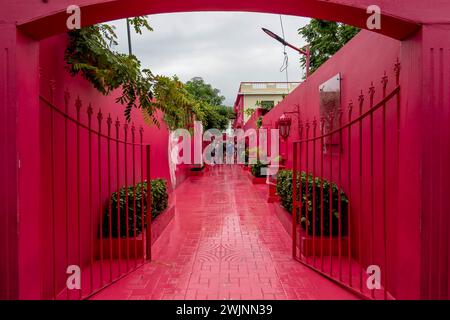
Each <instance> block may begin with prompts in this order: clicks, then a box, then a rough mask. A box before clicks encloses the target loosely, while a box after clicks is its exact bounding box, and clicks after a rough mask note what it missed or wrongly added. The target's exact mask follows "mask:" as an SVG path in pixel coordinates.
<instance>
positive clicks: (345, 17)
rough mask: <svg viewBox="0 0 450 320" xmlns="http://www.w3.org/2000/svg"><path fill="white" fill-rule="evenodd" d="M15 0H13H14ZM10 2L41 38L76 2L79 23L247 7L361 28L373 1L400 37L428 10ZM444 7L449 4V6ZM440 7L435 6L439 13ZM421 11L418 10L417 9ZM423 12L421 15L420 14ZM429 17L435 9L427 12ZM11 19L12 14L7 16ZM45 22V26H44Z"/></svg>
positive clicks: (336, 0) (222, 1)
mask: <svg viewBox="0 0 450 320" xmlns="http://www.w3.org/2000/svg"><path fill="white" fill-rule="evenodd" d="M17 2H19V3H17ZM17 2H14V4H12V5H11V8H8V6H7V7H6V10H5V11H9V12H14V11H17V10H14V7H16V8H20V9H21V11H20V13H19V15H18V16H17V17H15V19H16V21H18V25H19V28H20V29H22V30H23V31H24V32H26V33H27V34H29V35H30V36H32V37H33V38H36V39H42V38H45V37H48V36H50V35H54V34H57V33H61V32H64V31H65V25H66V24H65V21H66V19H67V13H66V8H67V6H68V5H71V4H78V5H79V6H80V7H81V10H82V13H83V18H82V24H83V25H90V24H95V23H99V22H104V21H110V20H114V19H119V18H124V17H129V16H137V15H144V14H156V13H172V12H190V11H251V12H267V13H281V14H287V15H296V16H305V17H315V18H320V19H325V20H331V21H335V20H336V21H340V22H344V23H347V24H350V25H354V26H357V27H359V28H362V29H366V28H367V23H366V21H367V18H368V16H369V15H368V14H367V8H368V7H369V6H370V5H378V6H379V7H380V8H382V11H381V13H382V21H383V26H382V29H381V30H379V31H377V32H380V33H382V34H385V35H387V36H389V37H393V38H396V39H404V38H406V37H407V36H409V35H411V34H412V33H413V32H414V31H416V30H417V29H418V27H419V24H420V23H421V22H422V21H425V19H428V18H429V17H430V15H427V14H426V10H427V8H429V7H430V6H429V4H427V5H426V6H425V5H424V4H423V2H421V1H409V5H410V6H411V7H413V4H412V3H411V2H415V3H414V8H415V9H414V11H412V12H411V11H407V10H406V11H405V8H404V6H403V5H402V4H403V2H395V3H394V4H392V1H387V0H378V1H368V0H359V1H351V0H331V1H322V0H303V1H293V0H280V1H256V0H251V1H245V2H243V1H238V0H232V1H230V0H215V1H211V0H194V1H182V0H173V1H164V0H153V1H127V0H113V1H111V0H96V1H86V0H78V1H65V0H64V1H58V2H57V3H53V2H50V3H48V4H43V3H41V4H39V3H37V4H34V5H27V6H23V5H20V2H21V1H17ZM449 9H450V8H449ZM442 11H445V9H441V10H440V11H439V12H442ZM418 12H421V13H422V14H418ZM423 13H425V14H423ZM432 14H433V15H432V16H433V17H434V18H436V17H435V15H434V14H435V13H434V12H433V13H432ZM9 18H10V19H11V18H14V15H13V16H10V17H9ZM49 25H51V26H52V27H51V28H48V26H49Z"/></svg>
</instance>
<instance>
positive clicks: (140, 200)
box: [103, 179, 169, 238]
mask: <svg viewBox="0 0 450 320" xmlns="http://www.w3.org/2000/svg"><path fill="white" fill-rule="evenodd" d="M151 187H152V218H156V217H157V216H158V215H159V214H160V213H161V212H163V211H164V210H166V209H167V207H168V200H169V195H168V194H167V187H166V181H165V180H163V179H155V180H152V181H151ZM135 188H136V190H135ZM126 193H128V236H130V237H132V236H134V199H136V235H139V234H140V233H141V231H142V209H143V210H144V228H145V227H146V226H147V182H143V183H138V184H136V186H135V187H133V186H131V187H128V188H125V187H122V188H121V189H120V190H119V195H120V197H119V207H120V237H122V238H124V237H126V236H127V230H126ZM135 194H136V197H134V195H135ZM142 204H143V207H142ZM117 206H118V204H117V192H114V193H113V194H112V195H111V219H112V221H111V222H112V236H113V237H114V238H117V234H118V230H117ZM103 237H109V208H108V207H107V208H106V210H105V217H104V219H103Z"/></svg>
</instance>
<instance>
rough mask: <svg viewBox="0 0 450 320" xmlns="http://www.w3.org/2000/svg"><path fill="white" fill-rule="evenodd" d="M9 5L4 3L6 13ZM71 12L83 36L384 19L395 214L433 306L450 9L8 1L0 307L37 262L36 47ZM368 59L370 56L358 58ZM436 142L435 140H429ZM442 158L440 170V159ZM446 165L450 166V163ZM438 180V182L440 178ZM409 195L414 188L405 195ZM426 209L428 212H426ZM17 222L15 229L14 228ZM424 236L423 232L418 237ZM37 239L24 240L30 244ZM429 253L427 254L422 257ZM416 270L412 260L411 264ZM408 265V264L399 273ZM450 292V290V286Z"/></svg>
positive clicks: (447, 117) (2, 62)
mask: <svg viewBox="0 0 450 320" xmlns="http://www.w3.org/2000/svg"><path fill="white" fill-rule="evenodd" d="M5 2H6V3H5ZM73 4H77V5H79V6H80V7H81V10H82V24H83V25H84V26H86V25H91V24H94V23H98V22H104V21H109V20H114V19H119V18H124V17H129V16H137V15H144V14H156V13H171V12H188V11H249V12H266V13H280V14H286V15H297V16H306V17H314V18H320V19H326V20H332V21H340V22H344V23H347V24H350V25H354V26H357V27H360V28H367V27H366V21H367V18H368V14H367V12H366V9H367V7H368V6H370V5H378V6H379V7H380V8H381V10H382V28H381V30H375V31H376V32H379V33H381V34H383V35H386V36H388V37H391V38H394V39H397V40H400V41H402V45H401V56H400V60H401V63H402V74H401V79H400V82H401V85H402V98H401V104H402V108H401V109H402V115H401V119H402V123H401V130H402V131H403V133H404V135H405V136H406V137H407V138H406V139H404V141H402V146H401V150H400V158H401V163H402V166H401V168H399V171H400V173H399V175H400V177H401V184H402V185H401V186H399V188H401V187H402V186H409V187H408V188H407V189H408V192H403V193H400V194H399V195H398V197H399V207H398V208H397V209H398V212H399V215H400V217H401V219H402V221H405V223H404V226H403V228H402V230H401V234H399V235H398V236H399V237H405V238H407V239H408V240H409V241H410V243H411V246H414V247H416V248H417V250H418V251H420V257H421V258H420V264H421V265H420V273H417V274H412V275H409V279H410V280H411V281H412V282H414V283H415V284H417V286H418V287H419V289H418V293H417V294H416V293H414V297H416V298H419V297H425V298H426V297H429V296H430V292H433V290H434V291H436V290H437V289H436V288H438V289H439V288H440V284H439V283H437V282H436V281H435V279H430V278H428V277H426V276H425V275H427V274H433V273H436V272H439V271H440V270H442V268H445V267H446V266H448V265H447V264H446V263H448V262H445V261H444V260H443V259H441V258H442V257H446V256H447V254H448V246H447V245H448V241H447V242H446V245H445V246H440V245H439V243H440V241H443V239H447V237H448V230H449V229H450V226H448V223H447V225H439V226H436V224H433V223H430V221H435V219H436V217H441V218H442V217H444V218H445V219H447V220H446V221H450V219H448V210H447V208H448V204H447V203H445V199H446V197H445V196H444V195H446V194H449V193H450V185H449V184H448V181H450V179H449V178H448V176H450V174H449V173H450V172H449V170H448V168H447V167H446V166H445V164H446V163H448V161H450V159H449V158H448V154H447V153H445V154H444V153H442V152H441V150H444V149H445V148H448V143H449V142H448V140H449V137H450V135H449V132H448V129H447V128H448V123H449V122H450V113H449V112H448V106H449V105H450V96H449V95H448V89H447V88H449V83H450V63H449V61H450V59H449V52H450V2H448V1H442V0H429V1H423V0H398V1H392V0H277V1H274V0H248V1H241V0H58V1H55V0H49V1H48V2H47V3H44V1H39V0H35V1H33V2H30V1H29V0H4V1H3V3H2V11H1V13H0V21H1V23H0V44H1V45H0V101H1V104H0V119H1V120H2V125H1V126H0V150H1V152H0V154H1V155H2V156H1V158H0V177H2V178H1V179H0V203H1V204H2V206H3V207H2V210H1V211H0V228H2V229H1V230H0V273H2V274H8V275H9V277H8V281H7V282H5V283H1V284H0V289H1V291H0V297H3V296H4V295H3V292H4V291H5V290H7V291H8V296H7V297H12V298H19V297H21V296H22V292H23V291H24V290H26V285H27V281H35V280H33V273H32V272H30V270H33V264H34V263H35V262H36V259H38V258H39V257H34V256H33V255H32V254H30V255H28V256H27V257H26V259H24V257H23V256H24V252H25V251H29V249H30V248H29V246H28V244H26V243H24V240H23V237H22V238H21V237H18V236H17V235H18V234H24V233H26V232H27V230H32V229H33V228H35V225H36V223H38V221H37V220H36V217H35V216H34V215H33V212H35V209H36V207H37V206H39V199H38V198H37V197H36V195H35V193H37V192H36V191H37V189H38V188H39V185H40V178H39V174H36V172H39V170H40V164H39V162H38V161H37V160H36V159H35V157H34V153H35V152H38V148H37V146H38V145H39V126H38V121H39V112H38V109H39V99H38V97H39V81H38V77H39V40H41V39H44V38H47V37H50V36H52V35H56V34H59V33H63V32H65V31H66V19H67V13H66V8H67V7H68V6H69V5H73ZM361 54H366V53H361ZM430 132H433V134H434V136H433V137H440V138H439V139H431V138H430V136H429V133H430ZM437 157H439V158H438V163H437V164H438V167H437V166H436V159H437ZM446 157H447V158H446ZM437 174H439V175H440V176H441V177H443V178H440V179H438V180H436V175H437ZM411 186H412V187H411ZM430 208H433V209H432V210H431V209H430ZM19 217H20V219H19ZM418 230H420V231H418ZM32 240H33V239H27V241H32ZM429 247H431V248H434V249H433V250H434V251H432V252H429V251H427V250H426V248H429ZM414 261H416V260H414ZM408 263H409V259H405V262H404V264H405V265H404V267H405V272H406V270H408ZM449 284H450V280H449Z"/></svg>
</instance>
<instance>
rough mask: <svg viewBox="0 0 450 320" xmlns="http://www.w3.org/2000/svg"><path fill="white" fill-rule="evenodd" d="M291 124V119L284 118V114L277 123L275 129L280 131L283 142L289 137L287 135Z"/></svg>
mask: <svg viewBox="0 0 450 320" xmlns="http://www.w3.org/2000/svg"><path fill="white" fill-rule="evenodd" d="M291 124H292V120H291V118H288V117H286V115H284V114H283V115H282V116H281V117H280V119H278V121H277V127H278V129H279V130H280V136H281V137H282V138H283V140H285V141H286V140H287V138H288V137H289V133H290V132H291Z"/></svg>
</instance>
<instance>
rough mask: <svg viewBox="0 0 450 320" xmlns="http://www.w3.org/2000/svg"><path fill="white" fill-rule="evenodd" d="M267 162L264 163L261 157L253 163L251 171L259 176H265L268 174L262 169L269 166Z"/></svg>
mask: <svg viewBox="0 0 450 320" xmlns="http://www.w3.org/2000/svg"><path fill="white" fill-rule="evenodd" d="M267 167H268V165H267V164H263V163H262V162H261V161H260V160H259V159H258V160H257V161H256V163H255V164H252V165H251V172H252V175H253V176H255V177H257V178H265V177H266V175H264V174H262V169H263V168H267Z"/></svg>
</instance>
